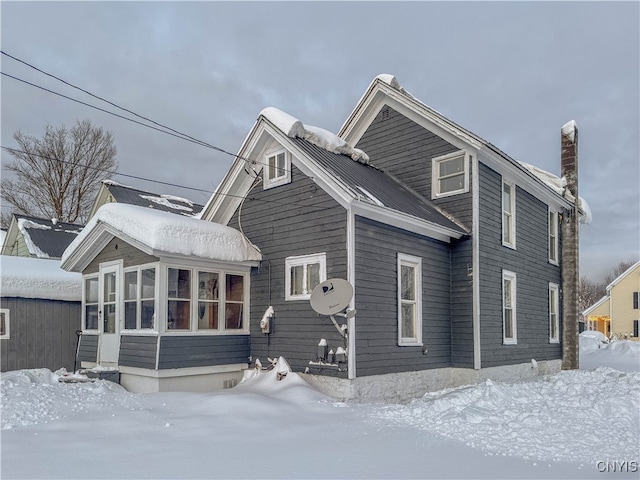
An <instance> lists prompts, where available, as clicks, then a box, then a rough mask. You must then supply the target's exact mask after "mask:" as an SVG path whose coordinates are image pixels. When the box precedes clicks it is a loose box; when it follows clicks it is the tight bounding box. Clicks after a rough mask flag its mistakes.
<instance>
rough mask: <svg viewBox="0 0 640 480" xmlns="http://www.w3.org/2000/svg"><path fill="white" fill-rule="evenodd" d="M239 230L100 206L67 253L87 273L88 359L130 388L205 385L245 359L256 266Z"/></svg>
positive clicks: (82, 360)
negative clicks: (251, 276) (252, 276)
mask: <svg viewBox="0 0 640 480" xmlns="http://www.w3.org/2000/svg"><path fill="white" fill-rule="evenodd" d="M260 260H261V254H260V252H259V250H258V249H257V247H255V246H254V245H253V244H251V243H250V242H249V241H248V240H247V239H246V237H245V236H244V235H243V234H242V233H241V232H239V231H237V230H235V229H233V228H230V227H226V226H223V225H219V224H215V223H211V222H206V221H203V220H199V219H196V218H192V217H186V216H181V215H176V214H172V213H167V212H160V211H155V210H152V209H148V208H144V207H137V206H132V205H123V204H107V205H104V206H103V207H101V208H100V209H99V210H98V212H97V214H96V215H95V216H94V217H93V218H92V219H91V221H90V222H89V224H88V225H87V226H86V227H85V229H84V230H83V232H82V233H81V234H80V235H79V236H78V238H77V239H76V240H75V241H74V242H73V243H72V244H71V245H69V248H68V249H67V250H66V251H65V253H64V255H63V257H62V267H63V268H64V269H66V270H69V271H74V272H80V273H82V284H83V289H82V335H81V336H80V342H79V348H78V362H79V365H81V366H82V367H83V368H95V369H98V370H100V369H117V370H118V371H119V373H120V383H121V384H122V385H123V386H124V387H125V388H127V389H128V390H130V391H136V392H154V391H169V390H191V391H208V390H217V389H222V388H225V387H230V386H233V385H235V383H236V382H237V381H239V380H240V379H241V378H242V372H243V370H244V369H246V368H247V367H248V363H249V356H250V350H249V349H250V344H249V288H250V285H249V283H250V274H251V268H252V267H257V266H258V265H259V262H260Z"/></svg>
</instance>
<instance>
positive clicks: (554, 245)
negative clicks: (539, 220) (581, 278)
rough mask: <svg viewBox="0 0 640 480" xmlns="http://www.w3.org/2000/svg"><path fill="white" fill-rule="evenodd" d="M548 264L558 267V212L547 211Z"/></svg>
mask: <svg viewBox="0 0 640 480" xmlns="http://www.w3.org/2000/svg"><path fill="white" fill-rule="evenodd" d="M549 262H550V263H553V264H554V265H558V212H554V211H553V210H549Z"/></svg>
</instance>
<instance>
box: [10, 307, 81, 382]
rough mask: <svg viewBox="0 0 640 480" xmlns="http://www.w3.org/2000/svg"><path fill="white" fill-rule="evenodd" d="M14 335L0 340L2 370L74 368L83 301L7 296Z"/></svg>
mask: <svg viewBox="0 0 640 480" xmlns="http://www.w3.org/2000/svg"><path fill="white" fill-rule="evenodd" d="M0 308H6V309H9V319H10V320H9V322H10V324H9V325H10V327H9V334H10V338H8V339H4V340H0V350H1V357H0V358H1V361H2V371H3V372H6V371H10V370H19V369H23V368H48V369H50V370H51V371H56V370H58V369H60V368H66V369H67V370H68V371H70V372H71V371H73V362H74V359H75V354H76V344H77V340H78V337H77V336H76V333H75V332H76V330H79V329H80V311H81V310H80V302H65V301H58V300H42V299H35V298H17V297H3V298H1V299H0Z"/></svg>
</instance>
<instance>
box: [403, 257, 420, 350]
mask: <svg viewBox="0 0 640 480" xmlns="http://www.w3.org/2000/svg"><path fill="white" fill-rule="evenodd" d="M398 345H400V346H411V345H414V346H415V345H422V259H421V258H420V257H414V256H412V255H405V254H403V253H398Z"/></svg>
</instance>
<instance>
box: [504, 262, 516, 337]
mask: <svg viewBox="0 0 640 480" xmlns="http://www.w3.org/2000/svg"><path fill="white" fill-rule="evenodd" d="M516 333H517V323H516V274H515V273H513V272H509V271H507V270H503V271H502V340H503V343H504V344H516V343H518V342H517V334H516Z"/></svg>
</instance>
